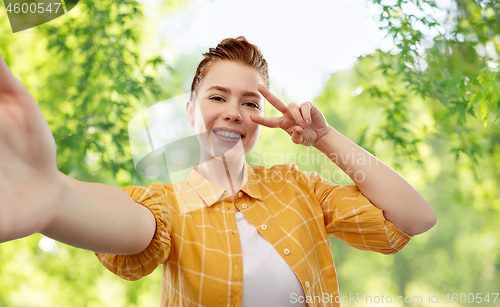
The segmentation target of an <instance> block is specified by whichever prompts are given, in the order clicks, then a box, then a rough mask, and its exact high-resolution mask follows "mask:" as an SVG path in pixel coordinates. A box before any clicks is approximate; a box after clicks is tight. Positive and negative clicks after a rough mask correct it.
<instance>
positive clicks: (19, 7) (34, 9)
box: [6, 3, 61, 14]
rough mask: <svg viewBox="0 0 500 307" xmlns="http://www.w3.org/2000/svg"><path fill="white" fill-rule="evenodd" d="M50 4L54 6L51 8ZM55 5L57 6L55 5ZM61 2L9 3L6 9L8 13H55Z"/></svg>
mask: <svg viewBox="0 0 500 307" xmlns="http://www.w3.org/2000/svg"><path fill="white" fill-rule="evenodd" d="M52 4H54V8H52ZM56 6H57V7H56ZM60 6H61V3H48V4H47V5H44V3H38V5H37V3H29V4H28V3H14V4H12V3H9V5H8V6H7V8H6V11H7V12H9V13H16V14H17V13H24V14H26V13H32V14H42V13H52V12H54V13H57V11H58V10H59V7H60Z"/></svg>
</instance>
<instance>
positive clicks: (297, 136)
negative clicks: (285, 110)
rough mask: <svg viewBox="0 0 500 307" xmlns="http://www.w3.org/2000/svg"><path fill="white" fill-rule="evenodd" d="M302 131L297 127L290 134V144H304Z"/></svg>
mask: <svg viewBox="0 0 500 307" xmlns="http://www.w3.org/2000/svg"><path fill="white" fill-rule="evenodd" d="M302 134H303V129H302V128H301V127H299V126H297V127H295V128H294V129H293V132H292V142H294V143H295V144H302V143H303V142H304V136H303V135H302Z"/></svg>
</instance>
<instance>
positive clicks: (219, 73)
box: [200, 61, 264, 92]
mask: <svg viewBox="0 0 500 307" xmlns="http://www.w3.org/2000/svg"><path fill="white" fill-rule="evenodd" d="M206 71H207V73H206V74H205V76H204V77H203V80H202V82H201V84H200V90H201V91H202V92H205V91H206V90H207V89H209V88H210V87H213V86H214V85H215V86H223V87H227V88H230V89H234V90H236V91H242V90H253V91H257V86H258V85H259V83H263V84H264V78H263V77H262V75H261V73H260V72H259V71H258V70H257V69H255V68H253V67H250V66H247V65H244V64H241V63H237V62H234V61H218V62H215V63H214V64H212V65H210V66H209V67H207V70H206Z"/></svg>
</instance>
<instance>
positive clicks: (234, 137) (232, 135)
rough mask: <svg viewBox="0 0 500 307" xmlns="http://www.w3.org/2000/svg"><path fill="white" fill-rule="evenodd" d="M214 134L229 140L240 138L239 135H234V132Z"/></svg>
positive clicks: (217, 132)
mask: <svg viewBox="0 0 500 307" xmlns="http://www.w3.org/2000/svg"><path fill="white" fill-rule="evenodd" d="M214 133H215V134H217V135H220V136H224V137H227V138H231V139H239V138H241V136H240V135H239V134H237V133H234V132H229V131H214Z"/></svg>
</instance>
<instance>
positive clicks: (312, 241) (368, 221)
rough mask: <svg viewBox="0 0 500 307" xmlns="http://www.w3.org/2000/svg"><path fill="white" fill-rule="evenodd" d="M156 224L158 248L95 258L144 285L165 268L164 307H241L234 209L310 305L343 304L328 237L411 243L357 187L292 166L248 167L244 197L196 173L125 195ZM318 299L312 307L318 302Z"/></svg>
mask: <svg viewBox="0 0 500 307" xmlns="http://www.w3.org/2000/svg"><path fill="white" fill-rule="evenodd" d="M123 190H125V192H127V193H128V194H129V195H130V196H131V197H132V199H134V201H136V202H137V203H139V204H142V205H144V206H146V207H147V208H149V209H150V210H151V211H152V212H153V214H154V216H155V218H156V233H155V235H154V238H153V240H152V241H151V243H150V245H149V246H148V247H147V248H146V249H145V250H144V251H142V252H141V253H139V254H135V255H110V254H100V253H97V254H96V255H97V257H98V259H99V260H100V261H101V262H102V263H103V265H104V266H105V267H106V268H108V269H109V270H110V271H111V272H113V273H115V274H117V275H118V276H120V277H122V278H124V279H126V280H137V279H139V278H141V277H143V276H146V275H148V274H150V273H151V272H153V270H154V269H155V268H156V267H157V266H158V265H163V277H162V286H161V289H162V294H161V306H172V307H178V306H233V307H234V306H241V298H242V290H243V267H242V255H241V247H240V238H239V235H238V228H237V225H236V221H235V211H234V210H235V209H234V207H235V206H236V207H237V208H238V210H240V211H241V212H242V213H243V214H244V216H245V217H246V218H247V219H248V220H249V221H250V223H252V225H254V226H255V227H256V228H257V230H258V231H259V233H260V234H261V235H262V236H263V237H264V238H265V239H266V240H267V241H268V242H270V243H271V244H272V246H273V247H274V248H275V249H276V251H277V252H278V253H279V254H280V255H281V256H282V257H283V259H284V260H285V261H286V262H287V263H288V264H289V265H290V267H291V268H292V270H293V271H294V272H295V274H296V275H297V277H298V279H299V280H300V282H301V284H302V287H303V289H304V293H305V295H306V298H307V297H310V301H311V302H310V303H309V306H339V305H340V304H338V303H337V302H336V301H340V300H339V299H337V300H335V299H328V300H324V299H321V300H320V299H319V298H324V297H326V296H329V297H334V298H335V297H338V295H339V292H338V284H337V274H336V272H335V266H334V264H333V258H332V252H331V249H330V243H329V241H328V236H332V235H333V236H335V237H337V238H339V239H340V240H342V241H344V242H345V243H347V244H348V245H350V246H353V247H355V248H358V249H361V250H370V251H376V252H380V253H383V254H394V253H397V252H399V251H400V250H401V249H402V248H403V247H404V246H405V245H406V244H407V243H408V242H409V241H410V238H411V236H410V235H408V234H406V233H404V232H403V231H401V230H400V229H398V228H397V227H396V226H395V225H394V224H393V223H391V222H390V221H388V220H386V219H385V218H384V215H383V212H382V210H380V209H378V208H377V207H375V206H373V205H372V204H371V203H370V201H369V200H368V199H367V198H366V197H365V196H364V195H363V194H362V193H361V192H360V191H359V189H358V188H357V186H355V185H348V186H342V185H338V184H335V183H332V182H330V181H328V180H326V179H324V178H323V177H321V176H320V175H318V174H316V173H308V172H305V171H300V170H298V169H297V167H296V165H294V164H292V163H288V164H285V165H275V166H273V167H271V168H266V167H263V166H256V167H251V166H250V165H248V164H247V163H245V165H244V177H243V182H242V187H241V189H240V190H239V191H238V192H237V193H236V196H235V198H234V202H233V201H231V197H230V193H229V192H228V191H226V190H225V189H223V188H221V187H219V186H216V185H214V184H213V183H211V182H210V181H208V180H206V179H205V178H204V177H202V176H201V175H200V174H199V173H198V172H197V171H196V170H194V169H193V170H192V171H191V174H190V175H189V177H188V179H186V180H184V181H181V182H179V183H176V184H152V185H150V186H148V187H124V188H123ZM314 297H316V299H315V300H314V301H313V298H314Z"/></svg>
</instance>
